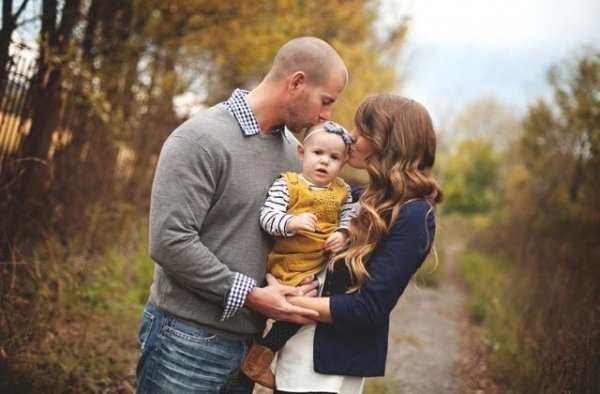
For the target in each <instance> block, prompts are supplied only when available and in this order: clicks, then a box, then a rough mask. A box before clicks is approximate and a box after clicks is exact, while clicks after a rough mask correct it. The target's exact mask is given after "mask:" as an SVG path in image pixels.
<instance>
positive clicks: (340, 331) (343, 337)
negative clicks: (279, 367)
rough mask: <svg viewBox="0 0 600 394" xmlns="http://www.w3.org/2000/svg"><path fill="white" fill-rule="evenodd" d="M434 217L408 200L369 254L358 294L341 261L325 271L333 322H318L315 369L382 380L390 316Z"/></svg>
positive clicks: (425, 247) (420, 257) (423, 251)
mask: <svg viewBox="0 0 600 394" xmlns="http://www.w3.org/2000/svg"><path fill="white" fill-rule="evenodd" d="M434 235H435V217H434V213H433V211H432V210H431V206H430V205H429V204H428V203H427V202H426V201H425V200H413V201H410V202H407V203H406V204H405V205H404V206H403V207H402V209H401V211H400V215H399V216H398V220H397V222H396V224H395V225H394V227H393V229H392V231H391V232H390V233H389V234H388V235H387V236H386V237H385V239H384V240H383V241H382V242H381V244H380V246H379V247H378V248H377V249H376V250H375V251H374V252H373V253H372V254H371V257H370V259H369V261H368V263H367V270H368V272H369V274H370V276H371V277H370V278H369V279H367V281H366V282H365V284H364V285H363V287H362V288H361V289H360V291H358V292H354V293H351V294H346V289H347V288H348V287H349V285H350V284H351V283H352V282H351V277H350V274H349V271H348V268H347V267H346V264H344V263H343V262H338V263H336V264H335V267H334V270H333V272H328V274H327V276H326V279H325V284H324V288H323V296H329V297H330V302H329V306H330V309H331V317H332V320H333V324H327V323H318V324H317V327H316V331H315V340H314V363H315V371H316V372H320V373H324V374H333V375H347V376H364V377H367V376H383V375H384V374H385V360H386V356H387V349H388V331H389V321H390V312H391V311H392V309H393V308H394V306H395V305H396V303H397V302H398V299H399V298H400V296H401V295H402V293H403V292H404V289H405V288H406V286H407V285H408V283H409V281H410V279H411V277H412V276H413V274H414V273H415V272H416V271H417V269H418V268H419V267H420V266H421V264H422V263H423V261H424V260H425V257H426V256H427V254H428V253H429V250H430V249H431V244H432V242H433V237H434Z"/></svg>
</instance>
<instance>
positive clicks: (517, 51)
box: [381, 0, 600, 122]
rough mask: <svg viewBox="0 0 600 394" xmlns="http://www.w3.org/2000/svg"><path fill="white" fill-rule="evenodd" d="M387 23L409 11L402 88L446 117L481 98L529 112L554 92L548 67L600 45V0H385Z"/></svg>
mask: <svg viewBox="0 0 600 394" xmlns="http://www.w3.org/2000/svg"><path fill="white" fill-rule="evenodd" d="M381 7H382V11H383V14H382V18H383V19H382V21H381V23H382V24H383V26H385V25H387V24H390V23H393V22H394V21H395V20H399V18H401V17H402V16H403V15H406V14H408V15H410V16H411V27H410V30H409V33H408V41H407V43H406V47H405V48H404V52H403V55H402V58H401V60H400V64H399V65H398V69H399V72H400V74H401V75H404V78H405V81H404V83H403V85H402V87H401V90H400V93H401V94H403V95H405V96H408V97H411V98H414V99H416V100H418V101H421V102H422V103H423V104H425V105H426V106H427V107H428V108H429V110H430V112H431V114H432V116H433V118H434V120H437V121H438V122H443V121H445V120H447V119H448V118H451V117H452V114H455V113H456V112H457V111H460V109H461V108H464V107H465V106H466V105H468V104H469V103H471V102H474V101H476V100H478V99H481V98H489V97H495V98H497V99H498V100H500V101H501V102H502V103H503V104H505V105H506V107H507V108H508V109H510V110H514V111H515V112H516V113H524V112H525V110H526V109H527V106H528V104H530V103H532V102H534V101H535V100H536V99H538V98H540V97H546V96H548V95H549V93H550V89H549V86H548V84H547V82H546V79H545V78H546V77H545V76H546V72H547V70H548V68H549V67H550V66H551V65H554V64H563V63H565V62H567V61H568V60H569V59H570V58H573V57H575V56H576V55H577V54H578V53H580V52H581V50H582V48H583V46H584V45H588V46H593V47H594V48H596V49H597V50H600V0H502V1H499V0H485V1H484V0H480V1H476V0H451V1H450V0H384V1H383V3H382V6H381Z"/></svg>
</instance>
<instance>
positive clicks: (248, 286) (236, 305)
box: [221, 272, 256, 321]
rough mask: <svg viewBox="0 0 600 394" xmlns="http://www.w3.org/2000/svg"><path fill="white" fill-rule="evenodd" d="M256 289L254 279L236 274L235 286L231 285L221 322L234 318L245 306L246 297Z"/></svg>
mask: <svg viewBox="0 0 600 394" xmlns="http://www.w3.org/2000/svg"><path fill="white" fill-rule="evenodd" d="M255 287H256V281H255V280H254V279H252V278H250V277H248V276H246V275H243V274H240V273H239V272H234V273H233V284H232V285H231V289H229V294H227V301H226V302H225V310H224V311H223V315H222V316H221V321H224V320H227V319H229V318H231V317H233V315H235V313H236V312H237V311H238V310H239V309H240V308H241V307H242V306H244V303H245V302H246V296H247V295H248V293H250V290H252V289H253V288H255Z"/></svg>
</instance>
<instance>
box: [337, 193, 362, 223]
mask: <svg viewBox="0 0 600 394" xmlns="http://www.w3.org/2000/svg"><path fill="white" fill-rule="evenodd" d="M346 189H348V197H347V198H346V202H344V205H342V209H341V212H340V225H339V227H338V228H344V229H346V230H348V229H349V228H350V221H351V220H352V218H353V217H355V216H356V214H357V213H358V212H357V210H356V209H355V208H356V207H355V204H354V203H353V202H352V191H351V190H350V186H348V185H347V184H346ZM357 204H358V203H357Z"/></svg>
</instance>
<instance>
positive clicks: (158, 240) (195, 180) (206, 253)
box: [149, 135, 245, 307]
mask: <svg viewBox="0 0 600 394" xmlns="http://www.w3.org/2000/svg"><path fill="white" fill-rule="evenodd" d="M221 160H224V159H221ZM223 168H224V164H223V163H219V162H218V161H217V160H213V158H212V157H211V155H210V153H209V151H207V150H206V149H205V148H204V147H202V146H199V145H197V144H194V143H192V142H190V141H189V140H188V139H186V138H184V137H181V136H176V135H175V136H173V135H172V136H171V137H169V138H168V139H167V141H166V142H165V144H164V146H163V149H162V151H161V154H160V159H159V162H158V165H157V169H156V174H155V177H154V182H153V185H152V194H151V207H150V234H149V252H150V256H151V257H152V259H153V260H154V261H155V262H156V263H157V264H158V265H159V266H160V267H161V268H162V269H163V270H164V271H165V273H167V274H168V275H169V276H171V277H172V278H174V279H175V280H176V281H177V282H178V283H180V284H181V285H182V286H184V287H185V288H186V289H188V290H189V291H190V292H193V293H195V294H197V295H198V296H201V297H202V298H204V299H206V300H207V301H210V302H214V303H215V304H219V305H222V306H224V307H225V304H226V302H227V298H228V294H229V289H230V288H231V286H232V284H233V283H234V282H235V280H236V277H235V276H234V272H232V271H231V270H230V269H229V267H227V265H225V264H224V263H223V262H221V261H220V260H219V259H218V258H217V257H216V256H215V255H214V254H213V253H212V252H211V251H210V250H209V249H208V248H207V247H206V246H205V245H204V244H203V243H202V242H201V240H200V237H199V236H198V234H199V230H200V229H201V228H202V224H203V222H204V219H205V217H206V214H207V212H208V210H209V209H210V207H211V203H212V201H213V199H214V198H215V197H216V196H217V195H218V194H219V193H220V189H219V181H218V180H219V178H220V177H222V176H223V175H224V173H223V171H224V170H223ZM240 275H241V274H240ZM244 296H245V295H244ZM242 304H243V302H242Z"/></svg>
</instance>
